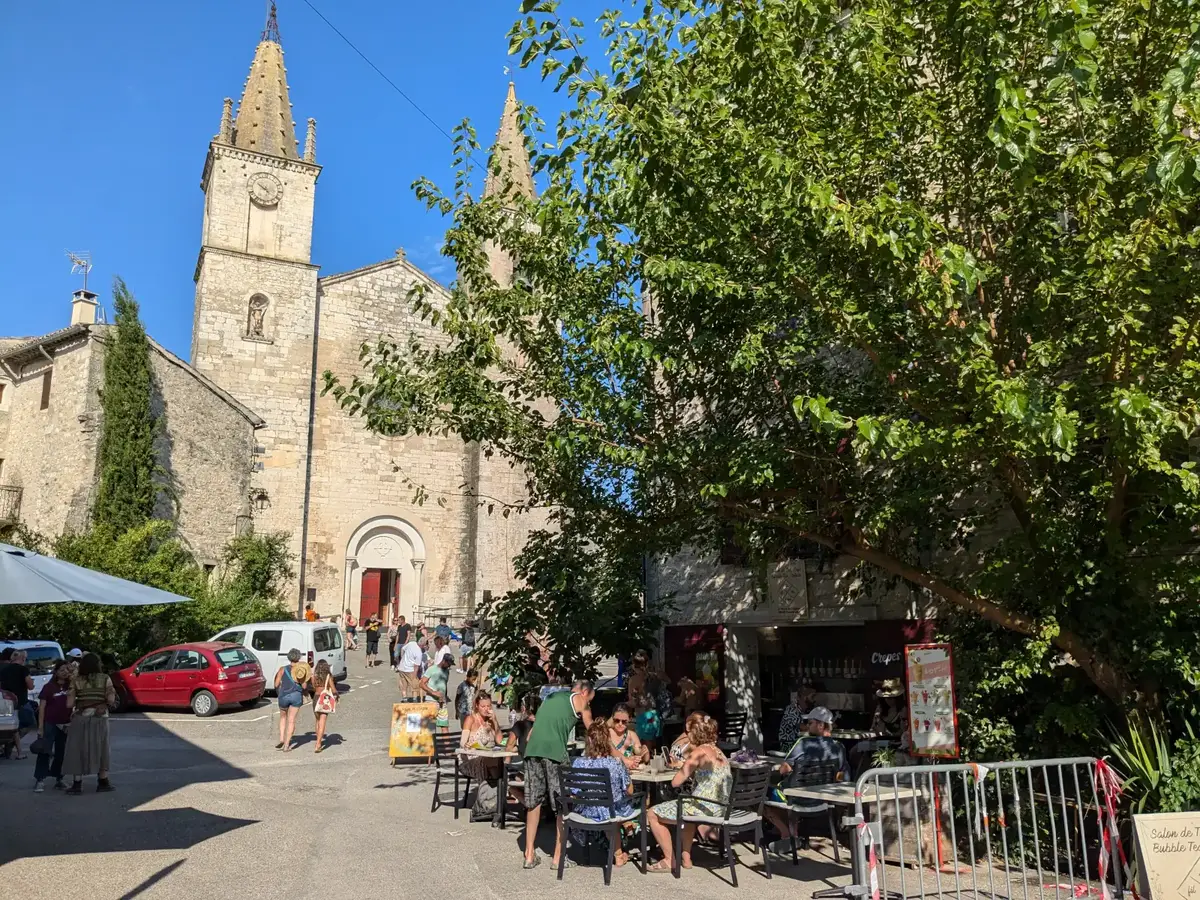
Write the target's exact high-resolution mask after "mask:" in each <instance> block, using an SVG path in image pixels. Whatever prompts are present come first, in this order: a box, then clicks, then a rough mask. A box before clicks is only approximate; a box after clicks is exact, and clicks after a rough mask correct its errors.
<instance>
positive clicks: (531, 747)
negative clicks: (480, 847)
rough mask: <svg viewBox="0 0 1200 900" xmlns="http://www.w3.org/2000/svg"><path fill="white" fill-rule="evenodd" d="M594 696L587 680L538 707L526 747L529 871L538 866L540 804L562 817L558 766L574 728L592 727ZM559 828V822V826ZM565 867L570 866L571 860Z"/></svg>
mask: <svg viewBox="0 0 1200 900" xmlns="http://www.w3.org/2000/svg"><path fill="white" fill-rule="evenodd" d="M595 696H596V692H595V690H594V689H593V688H592V683H591V682H590V681H576V682H575V684H574V685H573V686H572V687H571V690H570V691H569V692H568V691H558V692H556V693H553V694H551V695H550V696H549V697H547V698H546V699H545V700H544V701H543V702H542V705H541V706H539V707H538V711H537V719H536V720H535V721H534V723H533V730H532V731H530V733H529V741H528V743H527V744H526V745H525V797H524V801H525V864H524V866H523V868H526V869H532V868H534V867H535V866H538V865H540V864H541V861H542V860H541V857H539V856H538V855H537V847H536V841H537V830H538V823H539V822H540V821H541V817H542V805H543V804H544V803H549V805H550V809H551V811H552V812H555V813H557V814H559V815H561V811H560V810H559V809H558V806H559V795H560V794H561V785H560V783H559V777H558V767H559V766H561V765H565V764H566V762H567V759H568V754H567V745H568V743H569V742H570V740H571V736H572V735H573V734H574V733H575V726H576V725H577V724H578V723H579V722H583V726H584V727H585V728H590V727H591V725H592V698H593V697H595ZM559 824H560V825H561V823H559ZM562 854H563V845H562V828H561V827H559V828H555V829H554V864H555V865H556V866H557V865H558V863H559V860H560V859H561V858H562ZM566 864H567V865H568V866H573V865H574V863H572V862H571V861H570V860H567V861H566Z"/></svg>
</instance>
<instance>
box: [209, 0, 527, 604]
mask: <svg viewBox="0 0 1200 900" xmlns="http://www.w3.org/2000/svg"><path fill="white" fill-rule="evenodd" d="M291 110H292V104H291V102H290V99H289V94H288V84H287V72H286V69H285V68H284V62H283V49H282V46H281V44H280V40H279V33H278V29H277V27H276V24H275V19H274V13H273V12H272V15H271V18H270V19H269V20H268V25H267V29H266V30H265V31H264V32H263V35H262V40H261V41H260V43H259V44H258V47H257V48H256V50H255V53H254V59H253V62H252V63H251V66H250V74H249V77H248V78H247V79H246V83H245V87H244V89H243V93H242V98H241V102H240V103H239V104H238V107H237V111H236V114H235V113H234V110H233V102H232V100H229V99H227V100H225V106H224V111H223V114H222V117H221V124H220V129H219V131H218V134H217V135H216V137H215V138H214V139H213V140H212V142H211V143H210V144H209V148H208V156H207V159H206V160H205V164H204V170H203V174H202V177H201V188H202V189H203V191H204V195H205V204H204V221H203V228H202V233H201V247H200V255H199V259H198V260H197V263H196V272H195V280H196V303H195V319H194V324H193V330H192V364H193V365H194V366H195V367H196V369H197V370H198V371H200V372H203V373H204V374H205V375H207V376H208V377H209V378H211V379H212V380H213V381H215V382H216V383H217V384H220V385H221V386H222V387H223V388H224V389H226V390H227V391H229V392H230V393H231V394H233V395H234V396H236V397H238V398H239V399H240V400H241V401H242V402H244V403H246V404H247V405H248V406H249V407H250V408H252V409H254V410H255V411H256V412H257V413H258V414H260V415H261V416H262V417H263V418H264V419H265V420H266V425H265V427H263V428H262V429H261V430H260V431H259V432H258V433H257V441H258V455H257V458H256V460H255V467H254V468H255V471H254V473H253V484H252V488H251V490H252V491H253V492H254V496H255V497H256V500H257V502H256V510H255V513H254V515H255V524H256V527H257V528H258V529H259V530H263V531H286V532H289V533H290V534H291V536H292V549H293V552H294V553H295V555H296V558H297V562H298V581H299V584H298V585H297V587H298V589H299V590H298V598H299V600H300V602H313V603H315V606H316V609H317V610H318V612H320V613H322V614H326V615H330V614H336V613H338V612H339V611H341V610H344V609H347V608H349V609H352V610H353V611H354V612H355V614H357V615H365V614H366V613H368V612H372V611H376V610H379V611H380V612H382V614H383V615H384V618H385V619H386V618H389V617H390V616H392V615H396V614H403V615H406V616H408V617H409V619H410V620H412V619H413V617H414V616H417V617H422V616H430V615H434V614H436V613H438V612H447V613H449V614H451V615H461V614H463V613H465V612H466V611H467V610H470V609H473V608H474V606H475V604H476V603H477V602H478V601H480V600H481V599H483V597H484V596H485V595H487V594H488V593H493V594H495V593H503V592H505V591H507V590H509V589H510V588H511V587H513V586H514V584H515V580H514V575H513V571H512V559H513V557H514V556H515V555H516V554H517V553H519V552H520V550H521V548H522V547H523V546H524V544H525V538H526V535H527V534H528V531H529V529H530V528H531V527H533V526H534V525H535V524H537V522H536V521H535V520H534V519H533V517H529V516H520V517H508V518H505V517H502V516H500V515H499V514H496V515H488V514H487V513H486V507H484V508H481V506H480V504H479V502H478V501H477V499H476V496H477V495H479V494H488V495H490V496H493V497H499V498H500V499H502V500H505V501H509V502H519V501H520V500H521V499H522V497H523V496H524V491H525V479H524V476H523V474H522V473H521V472H519V471H516V470H513V469H511V468H510V467H509V466H508V464H507V463H506V462H504V461H502V460H501V459H499V458H498V457H491V458H488V457H487V456H486V455H485V454H483V453H481V452H480V448H479V447H478V446H476V445H474V444H465V443H464V442H463V441H462V440H461V439H459V438H457V437H453V436H451V437H413V436H409V437H396V438H387V437H380V436H378V435H376V434H372V433H370V432H368V431H367V430H366V428H365V427H364V425H363V423H362V421H361V420H359V419H354V418H351V417H349V416H347V415H346V414H345V413H344V412H342V411H341V410H340V409H339V408H338V407H337V405H336V403H335V402H334V400H333V398H332V397H329V396H321V393H320V379H321V374H322V373H323V372H324V371H326V370H331V371H333V372H335V373H337V374H339V375H342V376H350V375H353V374H354V373H355V372H356V371H358V370H359V367H360V365H361V363H360V361H359V348H360V347H361V345H362V344H363V342H365V341H375V340H376V339H378V338H380V337H382V336H385V335H387V336H391V337H393V338H395V339H397V340H399V341H401V342H405V341H407V340H408V339H409V338H410V337H416V338H418V339H419V340H421V341H423V342H426V343H433V342H436V341H438V340H440V339H441V337H440V333H439V332H438V331H437V329H436V328H434V327H433V326H431V325H430V324H429V323H428V322H427V321H422V320H421V319H420V318H418V317H417V316H415V315H414V314H413V312H412V311H411V301H410V300H409V299H408V293H409V291H410V290H411V289H412V287H413V286H414V285H416V284H423V285H425V286H426V287H427V288H428V290H429V293H428V294H427V296H426V300H428V301H429V302H431V303H433V304H434V305H435V306H437V305H439V304H444V303H445V302H446V301H447V300H448V298H449V294H448V293H447V291H446V290H445V288H444V287H442V286H441V285H440V284H438V283H437V282H436V281H434V280H433V279H432V278H431V277H430V276H429V275H427V274H425V273H424V272H422V271H421V270H420V269H418V268H417V267H416V266H414V265H413V264H412V263H411V262H409V261H408V260H407V259H406V258H405V256H404V254H403V253H402V252H398V253H397V255H396V256H395V257H393V258H391V259H386V260H382V261H380V262H377V263H375V264H373V265H368V266H364V267H362V268H359V269H355V270H353V271H350V272H342V273H338V274H330V275H321V274H320V272H319V267H318V266H317V265H316V264H315V263H314V262H313V261H312V257H311V252H310V251H311V244H312V225H313V212H314V199H315V196H316V190H317V180H318V177H319V176H320V174H321V167H320V166H319V165H317V162H316V122H315V121H314V120H313V119H309V120H308V122H307V126H308V127H307V133H306V139H305V142H304V146H303V149H302V150H301V149H300V146H299V142H298V141H297V139H296V134H295V123H294V122H293V121H292V111H291ZM496 152H497V153H498V154H499V156H500V159H501V160H502V162H504V163H506V164H507V165H509V166H511V167H512V168H511V171H512V173H513V177H512V178H511V179H510V180H511V181H512V182H514V183H516V184H518V185H519V186H520V188H521V189H522V190H525V191H529V192H532V190H533V179H532V175H531V173H530V172H529V164H528V157H527V151H526V148H525V144H524V138H523V135H522V133H521V130H520V127H519V125H518V124H517V102H516V97H515V94H514V93H513V89H512V86H511V85H510V86H509V92H508V97H507V99H506V102H505V106H504V111H503V114H502V117H501V127H500V130H499V132H498V136H497V151H496ZM486 190H492V191H494V190H498V186H497V185H496V184H494V183H493V182H492V181H491V180H489V184H488V186H487V188H486ZM492 270H493V271H494V272H496V273H497V276H498V277H499V278H501V279H502V280H504V281H506V282H507V283H511V279H512V263H511V261H509V260H507V259H505V258H504V254H502V253H500V252H495V253H494V258H493V260H492ZM414 484H419V485H421V486H422V487H423V488H424V489H425V490H426V491H427V492H428V494H429V496H430V498H431V500H430V502H428V503H425V504H423V505H418V504H416V503H414V502H413V495H414V489H413V485H414ZM434 501H436V502H434Z"/></svg>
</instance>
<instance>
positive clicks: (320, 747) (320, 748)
mask: <svg viewBox="0 0 1200 900" xmlns="http://www.w3.org/2000/svg"><path fill="white" fill-rule="evenodd" d="M324 749H325V745H324V744H317V749H316V750H314V751H313V753H320V752H321V751H322V750H324Z"/></svg>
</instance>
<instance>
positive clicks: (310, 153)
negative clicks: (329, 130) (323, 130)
mask: <svg viewBox="0 0 1200 900" xmlns="http://www.w3.org/2000/svg"><path fill="white" fill-rule="evenodd" d="M304 161H305V162H310V163H315V162H316V161H317V120H316V119H309V120H308V134H306V135H305V136H304Z"/></svg>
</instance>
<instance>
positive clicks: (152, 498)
mask: <svg viewBox="0 0 1200 900" xmlns="http://www.w3.org/2000/svg"><path fill="white" fill-rule="evenodd" d="M113 310H114V312H115V321H116V324H115V327H113V328H112V329H110V330H109V332H108V335H107V338H106V341H105V344H104V388H103V390H101V392H100V407H101V411H102V415H103V418H102V425H101V433H100V452H99V458H98V462H97V466H98V469H99V488H98V490H97V492H96V501H95V504H94V505H93V507H92V520H93V522H94V523H95V524H96V525H97V526H98V527H101V528H105V529H112V530H113V531H114V532H116V533H121V532H125V531H128V530H129V529H133V528H137V527H139V526H141V525H142V524H144V523H145V522H147V521H149V520H150V519H151V518H152V517H153V515H154V506H155V503H156V502H157V500H158V495H159V491H160V485H159V484H158V483H157V481H156V474H157V471H158V463H157V460H156V456H155V450H154V443H155V440H156V439H157V437H158V431H159V428H158V419H157V417H156V416H155V415H154V412H153V408H152V405H151V398H152V392H153V388H154V384H153V382H154V373H153V371H152V369H151V364H150V341H149V339H148V338H147V337H146V329H145V328H143V327H142V323H141V320H140V319H139V318H138V304H137V300H135V299H134V297H133V295H132V294H131V293H130V292H129V289H128V288H127V287H125V282H124V281H122V280H121V279H120V278H115V279H114V280H113Z"/></svg>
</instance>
